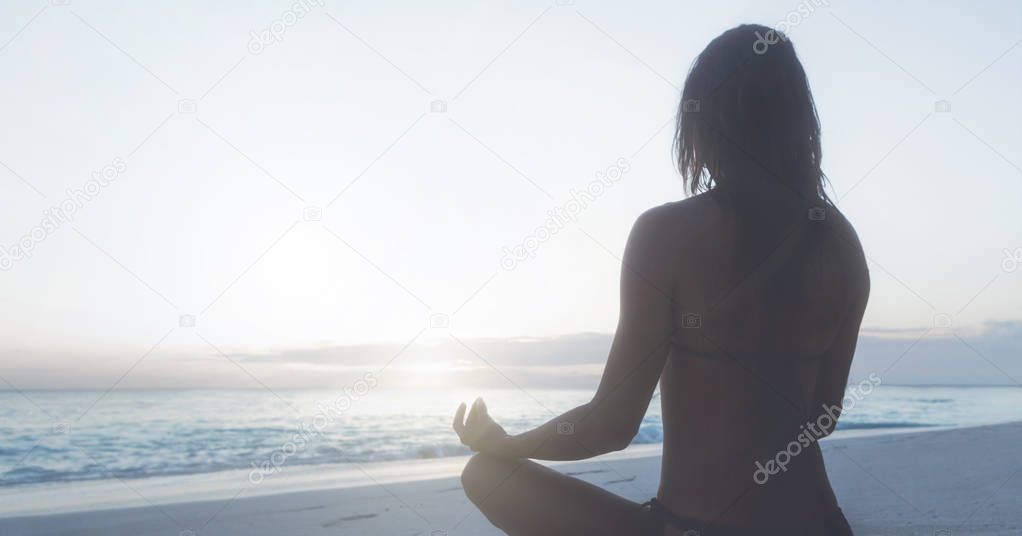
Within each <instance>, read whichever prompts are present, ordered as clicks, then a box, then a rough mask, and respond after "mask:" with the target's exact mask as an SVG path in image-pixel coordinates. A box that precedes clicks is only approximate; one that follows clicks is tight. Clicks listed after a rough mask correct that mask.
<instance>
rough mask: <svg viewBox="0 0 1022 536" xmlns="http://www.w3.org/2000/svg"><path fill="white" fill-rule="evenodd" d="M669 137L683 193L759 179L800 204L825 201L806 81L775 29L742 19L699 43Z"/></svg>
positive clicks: (789, 45)
mask: <svg viewBox="0 0 1022 536" xmlns="http://www.w3.org/2000/svg"><path fill="white" fill-rule="evenodd" d="M674 141H675V151H676V156H677V165H678V169H679V171H680V172H681V175H682V177H683V179H684V183H685V187H686V189H687V190H688V191H689V192H691V193H700V192H705V191H709V190H711V189H713V188H716V187H723V189H725V190H726V189H735V190H743V189H745V187H749V186H755V185H752V184H750V183H751V182H752V181H762V182H764V183H766V185H767V186H784V187H785V188H784V189H787V190H790V191H791V192H793V193H795V194H796V195H797V196H798V197H799V198H801V199H802V201H804V202H810V203H812V204H818V201H819V200H824V201H827V200H828V198H827V195H826V192H825V185H826V176H825V175H824V174H823V171H822V170H821V169H820V161H821V158H822V151H821V148H820V122H819V118H818V116H817V114H816V106H815V104H814V102H813V96H812V92H811V91H810V89H809V81H808V79H807V78H806V73H805V70H804V69H803V68H802V63H801V62H800V61H799V59H798V56H797V55H796V54H795V48H794V47H793V46H792V43H791V41H790V40H789V39H788V38H787V36H785V35H784V34H782V33H781V32H779V31H777V30H773V29H771V28H768V27H766V26H761V25H753V24H743V25H741V26H738V27H735V28H732V29H730V30H728V31H726V32H724V33H723V34H721V35H720V36H718V37H717V38H716V39H714V40H713V41H711V42H710V44H709V45H707V46H706V49H704V50H703V51H702V53H700V54H699V56H698V57H697V58H696V60H695V61H694V62H693V64H692V67H691V69H690V70H689V73H688V77H687V78H686V80H685V87H684V90H683V92H682V100H681V104H680V106H679V107H678V116H677V130H676V133H675V140H674ZM750 172H751V173H750ZM756 189H757V190H758V188H756Z"/></svg>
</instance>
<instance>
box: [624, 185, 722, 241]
mask: <svg viewBox="0 0 1022 536" xmlns="http://www.w3.org/2000/svg"><path fill="white" fill-rule="evenodd" d="M720 219H721V212H720V205H719V204H717V203H715V202H713V201H712V200H711V199H710V197H709V194H705V193H704V194H699V195H695V196H692V197H688V198H685V199H682V200H680V201H671V202H669V203H664V204H662V205H659V206H655V207H653V208H650V209H647V210H646V211H645V212H643V213H642V214H641V215H640V216H639V218H638V219H637V220H636V221H635V227H634V229H633V231H632V232H633V234H635V233H643V234H651V235H653V236H655V237H657V238H660V239H666V238H673V239H674V240H673V241H672V243H675V244H677V243H678V240H679V239H681V238H682V237H684V236H686V235H691V231H692V225H694V224H696V223H697V222H702V223H704V224H705V223H710V222H714V221H720Z"/></svg>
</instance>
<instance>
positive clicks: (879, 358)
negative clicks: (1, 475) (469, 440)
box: [0, 321, 1022, 389]
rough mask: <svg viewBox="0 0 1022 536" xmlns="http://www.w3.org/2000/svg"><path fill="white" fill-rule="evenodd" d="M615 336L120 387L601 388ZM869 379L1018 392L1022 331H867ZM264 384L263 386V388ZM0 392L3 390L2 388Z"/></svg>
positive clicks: (28, 381) (72, 373)
mask: <svg viewBox="0 0 1022 536" xmlns="http://www.w3.org/2000/svg"><path fill="white" fill-rule="evenodd" d="M611 341H612V335H611V334H607V333H576V334H571V335H562V336H556V337H535V338H526V337H520V338H510V339H500V338H459V339H455V338H453V337H448V338H447V339H441V340H440V341H432V342H419V343H415V344H410V345H405V344H362V345H325V346H314V347H305V348H289V349H279V350H273V351H266V352H259V353H256V352H232V351H231V350H230V349H228V348H223V350H224V351H225V352H226V353H227V354H228V357H229V358H230V359H229V360H228V359H224V358H223V356H220V355H218V354H214V353H212V352H210V351H209V349H208V348H202V349H199V350H196V351H193V352H183V351H168V352H157V353H154V355H151V356H149V357H148V358H146V360H145V361H144V362H142V363H140V364H139V366H137V367H136V368H134V369H133V370H132V371H131V373H130V374H129V375H128V376H126V377H124V379H123V380H122V381H121V383H119V384H118V388H220V387H223V388H261V384H260V383H259V382H262V383H265V384H266V385H269V386H271V387H272V388H274V389H278V388H280V389H290V388H302V387H333V386H337V385H346V384H347V383H348V382H350V381H351V380H352V379H353V378H357V377H359V376H360V375H361V374H364V373H365V372H375V371H379V370H380V369H381V368H382V367H384V366H385V365H386V366H387V370H386V371H385V372H383V373H382V374H380V381H381V384H382V385H385V386H394V387H403V386H408V385H421V386H428V387H436V386H438V385H451V386H469V387H474V388H481V387H485V388H501V387H505V388H507V387H510V388H514V387H515V386H518V387H521V388H595V386H596V385H597V383H598V381H599V378H600V374H601V373H602V370H603V366H604V364H605V363H606V359H607V355H608V352H609V351H610V345H611ZM137 359H138V356H137V355H131V354H125V355H123V356H115V355H113V354H105V355H102V356H100V355H88V356H86V355H71V354H70V353H61V354H59V355H47V354H46V353H43V352H32V353H25V352H18V353H17V355H16V356H14V355H12V354H11V353H9V352H8V353H7V354H6V355H4V354H0V377H2V378H4V379H5V380H7V381H9V382H10V384H11V385H12V386H14V387H16V388H19V389H32V388H48V389H65V388H78V389H106V388H108V387H109V386H110V385H112V384H113V382H114V381H115V380H117V379H118V378H119V377H120V375H121V374H123V373H124V371H125V370H127V369H128V368H129V367H130V366H131V365H132V363H134V362H135V360H137ZM871 373H876V374H878V375H880V377H881V379H882V380H883V382H884V383H885V384H902V385H1019V384H1020V382H1022V322H1019V321H995V322H988V323H986V324H984V325H983V326H981V327H980V328H977V329H972V330H965V329H961V330H956V331H952V330H941V329H932V328H918V329H898V330H887V329H864V330H863V331H862V333H861V334H860V337H859V344H858V348H857V350H856V355H855V360H854V361H853V364H852V371H851V374H850V381H859V380H861V379H864V378H866V377H868V376H869V375H870V374H871ZM256 379H258V381H256ZM0 387H3V386H2V385H0Z"/></svg>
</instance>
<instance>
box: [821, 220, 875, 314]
mask: <svg viewBox="0 0 1022 536" xmlns="http://www.w3.org/2000/svg"><path fill="white" fill-rule="evenodd" d="M827 217H828V218H830V219H831V224H832V227H831V231H832V233H833V242H834V244H835V245H836V246H837V251H838V256H839V258H840V260H841V262H842V264H843V265H844V266H847V267H848V268H849V269H850V276H851V279H852V281H853V282H855V283H856V284H857V285H856V286H857V287H859V291H860V292H864V293H866V294H868V293H869V266H868V265H867V263H866V253H865V251H864V250H863V248H862V242H860V241H859V235H858V233H856V232H855V227H854V226H853V225H852V222H850V221H848V218H846V217H845V215H844V214H842V213H841V211H840V210H838V209H837V207H835V206H831V207H829V210H828V212H827Z"/></svg>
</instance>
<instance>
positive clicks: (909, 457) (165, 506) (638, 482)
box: [0, 423, 1022, 536]
mask: <svg viewBox="0 0 1022 536" xmlns="http://www.w3.org/2000/svg"><path fill="white" fill-rule="evenodd" d="M1020 440H1022V423H1011V424H1003V425H994V426H984V427H974V428H960V429H951V430H937V431H928V432H911V433H890V434H885V435H873V436H867V437H849V436H847V435H846V436H844V437H837V438H831V439H827V440H825V441H824V442H823V448H824V453H825V455H826V459H827V465H828V469H829V471H830V474H831V479H832V481H833V483H834V487H835V489H836V491H837V494H838V497H839V499H840V501H841V504H842V507H843V508H844V510H845V512H846V514H847V516H848V518H849V520H850V521H851V523H852V525H853V528H854V529H855V531H856V534H864V535H892V536H893V535H917V534H918V535H924V534H925V535H930V536H933V535H952V534H1003V535H1008V534H1019V533H1020V532H1022V499H1020V497H1022V475H1020V474H1019V473H1020V472H1022V449H1019V448H1018V445H1019V442H1020ZM657 451H658V447H655V446H647V447H638V448H631V449H627V450H625V451H623V452H620V453H615V454H612V455H607V456H604V457H601V458H597V459H594V460H587V461H583V462H574V463H562V464H555V465H556V466H557V467H558V468H559V469H560V470H562V471H566V472H568V473H571V474H574V475H577V476H579V477H580V478H584V479H585V480H587V481H590V482H594V483H596V484H599V485H601V486H604V487H606V488H607V489H610V490H612V491H614V492H615V493H619V494H621V495H624V496H626V497H628V498H630V499H633V500H636V501H642V500H646V499H648V498H649V497H651V496H653V495H654V494H655V492H656V487H657V481H658V471H659V457H658V452H657ZM464 462H465V458H444V459H438V460H423V461H416V462H383V463H376V464H366V465H362V466H358V467H352V466H350V465H345V466H330V467H323V466H320V467H302V468H297V469H295V470H293V471H290V472H289V473H285V474H281V475H277V476H280V477H281V478H279V479H275V480H271V479H267V480H266V481H263V482H260V483H259V484H257V485H255V484H252V483H250V482H249V481H248V473H247V472H241V471H239V472H228V473H218V474H214V475H189V476H183V477H171V478H160V479H145V480H136V481H104V482H94V483H85V484H78V485H75V486H73V487H68V486H63V487H53V486H41V487H37V488H31V487H30V488H21V489H17V490H14V492H12V490H6V491H4V492H2V493H0V515H2V516H3V518H0V533H2V534H4V535H16V536H29V535H44V534H45V535H104V536H121V535H123V536H129V535H130V536H143V535H153V536H155V535H168V536H191V535H193V534H194V535H222V536H233V535H239V536H240V535H249V536H257V535H267V536H269V535H274V536H277V535H314V534H337V535H341V534H350V535H361V534H400V535H423V536H427V535H428V536H440V535H466V536H468V535H490V534H500V532H499V531H497V530H496V529H494V528H493V527H492V526H490V525H489V524H488V523H487V522H486V520H485V519H483V518H482V516H481V515H480V514H478V513H477V512H476V511H475V510H474V509H473V508H472V506H471V505H470V504H469V503H468V501H467V500H466V499H465V497H464V495H463V494H462V493H461V488H460V484H459V481H458V478H457V474H458V471H459V470H460V467H461V465H462V464H464ZM112 506H119V507H118V508H113V507H112ZM76 510H77V511H76ZM43 512H51V513H49V514H43ZM52 512H64V513H52ZM941 531H945V532H941Z"/></svg>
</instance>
